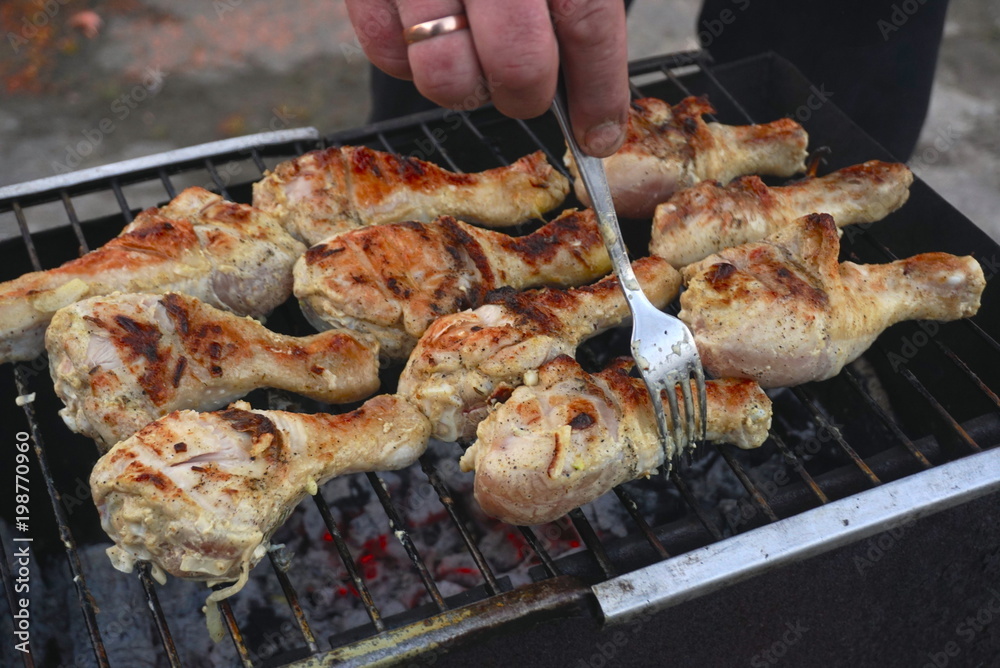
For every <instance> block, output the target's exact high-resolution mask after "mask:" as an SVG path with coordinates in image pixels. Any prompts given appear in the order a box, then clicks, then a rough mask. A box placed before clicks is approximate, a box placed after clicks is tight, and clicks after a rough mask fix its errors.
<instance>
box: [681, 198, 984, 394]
mask: <svg viewBox="0 0 1000 668" xmlns="http://www.w3.org/2000/svg"><path fill="white" fill-rule="evenodd" d="M839 248H840V240H839V238H838V236H837V228H836V225H835V224H834V222H833V219H832V218H831V217H830V216H829V215H826V214H813V215H809V216H805V217H803V218H801V219H799V220H798V221H796V222H795V223H793V224H791V225H789V226H788V227H786V228H784V229H782V230H780V231H779V232H777V233H775V234H774V235H772V236H770V237H768V238H767V239H764V240H763V241H761V242H757V243H751V244H745V245H742V246H737V247H735V248H729V249H726V250H723V251H721V252H719V253H718V254H716V255H711V256H709V257H707V258H705V259H704V260H702V261H701V262H697V263H695V264H692V265H689V266H687V267H686V268H685V269H684V272H683V274H684V280H685V283H686V285H687V290H686V291H685V292H684V294H683V295H681V307H682V310H681V312H680V318H681V320H683V321H684V322H686V323H687V324H688V326H689V327H690V328H691V331H692V332H693V334H694V336H695V340H696V341H697V344H698V352H699V353H700V354H701V359H702V362H703V363H704V365H705V368H706V369H708V370H709V371H710V372H711V373H712V374H713V375H715V376H721V377H729V376H732V377H740V378H754V379H756V380H757V381H759V382H760V384H761V385H762V386H764V387H783V386H789V385H798V384H800V383H805V382H808V381H814V380H825V379H827V378H831V377H833V376H835V375H836V374H837V373H839V372H840V370H841V368H843V366H844V365H845V364H847V363H849V362H851V361H853V360H855V359H856V358H857V357H859V356H860V355H861V354H862V353H863V352H864V351H865V350H867V349H868V347H869V346H871V344H872V343H873V342H874V341H875V339H876V338H877V337H878V335H879V334H880V333H881V332H882V331H883V330H884V329H886V328H887V327H889V326H890V325H893V324H895V323H897V322H900V321H903V320H913V319H929V320H956V319H958V318H966V317H969V316H972V315H974V314H975V313H976V311H977V310H978V309H979V301H980V297H981V295H982V292H983V289H984V287H985V285H986V281H985V278H984V276H983V270H982V268H981V267H980V266H979V263H978V262H977V261H976V260H975V259H974V258H972V257H956V256H954V255H949V254H947V253H924V254H921V255H916V256H914V257H911V258H908V259H905V260H897V261H896V262H891V263H889V264H883V265H874V264H867V265H858V264H854V263H852V262H843V263H839V264H838V262H837V254H838V252H839Z"/></svg>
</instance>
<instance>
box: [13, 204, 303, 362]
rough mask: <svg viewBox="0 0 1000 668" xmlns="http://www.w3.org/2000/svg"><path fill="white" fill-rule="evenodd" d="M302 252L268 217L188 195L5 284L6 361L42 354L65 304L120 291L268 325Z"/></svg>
mask: <svg viewBox="0 0 1000 668" xmlns="http://www.w3.org/2000/svg"><path fill="white" fill-rule="evenodd" d="M304 251H305V247H304V246H303V245H302V244H300V243H299V242H298V241H296V240H295V239H293V238H292V237H291V236H289V235H288V233H286V232H285V231H284V230H283V229H282V228H281V226H280V225H279V224H278V223H277V222H276V221H275V220H274V219H273V218H272V217H271V216H269V215H267V214H265V213H262V212H261V211H258V210H257V209H254V208H252V207H249V206H246V205H244V204H234V203H233V202H227V201H225V200H223V199H222V198H221V197H220V196H219V195H215V194H213V193H210V192H208V191H207V190H204V189H202V188H188V189H187V190H184V191H183V192H181V193H180V194H179V195H177V197H175V198H174V199H173V200H172V201H171V202H170V203H169V204H167V205H166V206H164V207H161V208H159V209H147V210H145V211H143V212H142V213H140V214H139V215H138V216H136V218H135V220H134V221H132V223H131V224H129V225H128V226H127V227H126V228H125V229H124V230H123V231H122V233H121V234H120V235H118V236H117V237H115V238H114V239H112V240H111V241H109V242H108V243H107V244H105V245H104V246H102V247H101V248H98V249H97V250H95V251H92V252H90V253H87V254H86V255H84V256H83V257H81V258H78V259H76V260H72V261H70V262H67V263H66V264H64V265H62V266H61V267H57V268H55V269H50V270H48V271H38V272H33V273H30V274H25V275H24V276H21V277H20V278H18V279H15V280H13V281H8V282H6V283H3V284H0V362H7V361H11V360H27V359H32V358H34V357H36V356H38V355H39V354H40V353H41V352H42V349H43V336H44V333H45V327H46V326H47V325H48V324H49V320H51V319H52V314H54V313H55V312H56V311H58V310H59V309H60V308H62V307H63V306H66V305H68V304H72V303H73V302H76V301H79V300H81V299H83V298H84V297H92V296H95V295H106V294H110V293H112V292H115V291H118V290H120V291H122V292H156V293H163V292H170V291H175V292H182V293H184V294H187V295H192V296H194V297H198V298H199V299H201V300H203V301H205V302H207V303H209V304H211V305H213V306H217V307H219V308H224V309H227V310H230V311H232V312H234V313H237V314H239V315H251V316H254V317H262V316H264V315H265V314H267V313H270V312H271V310H272V309H274V308H275V307H276V306H277V305H278V304H280V303H282V302H283V301H285V300H286V299H288V297H289V295H290V294H291V293H292V265H293V264H294V263H295V260H297V259H298V257H299V256H300V255H302V253H303V252H304Z"/></svg>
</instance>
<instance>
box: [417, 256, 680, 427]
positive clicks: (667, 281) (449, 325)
mask: <svg viewBox="0 0 1000 668" xmlns="http://www.w3.org/2000/svg"><path fill="white" fill-rule="evenodd" d="M633 268H634V269H635V273H636V276H637V278H638V279H639V283H640V284H641V285H642V289H643V290H644V291H645V293H646V296H647V297H649V300H650V301H651V302H653V304H655V305H656V306H657V307H659V308H662V307H664V306H666V305H667V304H668V303H670V301H671V300H673V298H674V297H676V295H677V291H678V290H679V289H680V275H679V274H678V273H677V271H676V270H674V269H673V267H671V266H670V265H669V264H668V263H667V262H666V260H663V259H661V258H653V257H649V258H642V259H640V260H636V261H635V262H634V263H633ZM628 317H629V311H628V304H626V302H625V296H624V295H623V293H622V291H621V288H620V287H619V285H618V279H617V278H615V277H613V276H609V277H607V278H604V279H602V280H600V281H598V282H597V283H595V284H593V285H589V286H584V287H580V288H570V289H565V290H559V289H540V290H529V291H526V292H520V293H517V292H514V291H513V290H500V291H498V294H497V295H496V296H495V297H494V298H492V299H489V300H487V303H486V304H485V305H483V306H480V307H479V308H477V309H475V310H474V311H462V312H461V313H455V314H453V315H448V316H444V317H443V318H439V319H438V320H436V321H435V322H434V323H433V324H431V326H430V327H428V328H427V331H426V332H424V335H423V336H422V337H421V338H420V341H418V342H417V346H416V348H414V350H413V353H412V354H411V355H410V359H409V361H408V362H407V363H406V367H405V368H404V369H403V373H402V374H401V375H400V378H399V389H398V391H399V393H400V394H402V395H403V396H405V397H407V398H408V399H410V400H411V401H412V402H413V403H414V404H415V405H416V406H418V407H419V408H420V409H421V410H422V411H423V412H424V414H425V415H426V416H427V417H428V418H429V419H430V421H431V425H432V429H433V433H434V436H435V437H436V438H439V439H441V440H443V441H464V442H467V441H471V440H472V439H474V438H475V434H476V425H478V424H479V422H480V421H481V420H482V419H483V418H484V417H486V412H487V410H488V407H489V406H490V404H491V403H493V402H496V401H503V400H504V399H506V398H507V397H508V396H509V395H510V391H511V390H512V389H513V388H515V387H517V386H518V385H521V384H522V383H527V384H531V383H532V382H534V379H535V376H536V375H537V371H536V370H537V369H538V367H540V366H541V365H542V364H544V363H545V362H547V361H549V360H551V359H553V358H555V357H558V356H559V355H562V354H573V353H574V352H575V351H576V348H577V346H578V345H580V343H581V342H583V341H584V340H586V339H588V338H590V337H592V336H595V335H597V334H600V333H601V332H603V331H606V330H608V329H610V328H611V327H617V326H618V325H620V324H622V323H623V322H624V321H626V320H627V319H628Z"/></svg>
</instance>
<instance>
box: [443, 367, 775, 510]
mask: <svg viewBox="0 0 1000 668" xmlns="http://www.w3.org/2000/svg"><path fill="white" fill-rule="evenodd" d="M631 364H632V361H631V360H628V363H625V364H616V365H612V366H611V367H609V368H608V369H606V370H604V371H602V372H600V373H597V374H593V375H592V374H588V373H586V372H585V371H584V370H583V369H581V368H580V365H579V364H577V363H576V361H575V360H573V359H572V358H570V357H566V356H562V357H557V358H555V359H553V360H552V361H550V362H547V363H546V364H544V365H542V367H541V368H539V369H538V383H537V384H536V385H534V386H522V387H519V388H517V389H516V390H514V393H513V394H512V395H511V397H510V399H508V400H507V401H506V402H505V403H504V404H502V405H500V406H498V407H497V409H496V410H495V411H494V412H492V413H490V415H489V416H488V417H487V418H486V419H485V420H483V421H482V422H481V423H480V424H479V430H478V432H477V435H478V438H477V440H476V442H475V443H473V444H472V446H471V447H470V448H469V449H468V450H466V451H465V455H464V456H463V457H462V460H461V467H462V470H463V471H472V470H475V472H476V480H475V495H476V500H477V501H478V502H479V505H480V506H481V507H482V509H483V510H484V511H486V514H488V515H490V516H492V517H495V518H497V519H499V520H502V521H504V522H510V523H512V524H522V525H523V524H542V523H545V522H551V521H553V520H555V519H558V518H559V517H562V516H563V515H565V514H566V513H568V512H569V511H570V510H572V509H573V508H576V507H578V506H581V505H583V504H585V503H588V502H590V501H593V500H594V499H596V498H597V497H599V496H601V495H602V494H604V493H605V492H607V491H609V490H611V488H613V487H614V486H616V485H619V484H621V483H623V482H626V481H628V480H632V479H634V478H638V477H642V476H649V475H652V474H653V473H655V471H656V469H657V467H659V466H660V465H662V464H664V461H666V465H667V466H669V465H670V460H671V459H672V458H673V457H675V456H676V455H678V454H680V452H679V451H678V450H677V448H676V446H675V445H674V443H673V442H668V445H667V447H668V449H669V452H668V453H665V452H664V446H663V444H662V442H661V440H660V434H659V430H658V428H657V424H656V418H655V417H654V415H653V407H652V403H651V401H650V397H649V392H648V391H647V390H646V386H645V384H643V381H642V380H641V379H639V378H633V377H631V376H629V375H628V367H629V366H631ZM706 389H707V393H708V405H707V407H708V411H707V412H708V422H707V433H708V440H709V441H713V442H718V443H732V444H734V445H737V446H739V447H741V448H756V447H758V446H760V445H761V444H762V443H763V442H764V441H765V440H766V439H767V432H768V429H770V427H771V401H770V399H768V397H767V395H766V394H764V391H763V390H761V389H760V386H759V385H757V383H755V382H753V381H752V380H711V381H708V383H707V384H706ZM678 396H680V392H678ZM679 403H680V404H682V405H683V403H684V402H683V399H681V400H680V401H679ZM682 413H683V407H682ZM668 414H669V411H668ZM668 419H669V418H668ZM698 421H699V422H700V416H698Z"/></svg>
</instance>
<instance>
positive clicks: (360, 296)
mask: <svg viewBox="0 0 1000 668" xmlns="http://www.w3.org/2000/svg"><path fill="white" fill-rule="evenodd" d="M610 270H611V263H610V260H609V258H608V253H607V250H605V248H604V241H603V240H602V239H601V234H600V232H599V231H598V229H597V222H596V220H595V219H594V214H593V212H592V211H589V210H588V211H568V212H566V213H564V214H562V215H561V216H559V218H557V219H555V220H554V221H552V222H551V223H549V224H547V225H545V226H544V227H542V228H541V229H539V230H538V231H537V232H534V233H532V234H528V235H526V236H522V237H511V236H509V235H507V234H504V233H502V232H493V231H490V230H483V229H479V228H477V227H473V226H471V225H467V224H466V223H463V222H461V221H458V220H455V219H454V218H452V217H450V216H444V217H441V218H439V219H437V220H436V221H434V222H432V223H394V224H389V225H377V226H375V227H367V228H362V229H358V230H354V231H352V232H347V233H345V234H341V235H339V236H336V237H332V238H330V239H327V240H326V241H325V242H323V243H321V244H318V245H316V246H313V247H312V248H310V249H309V250H308V251H307V252H306V254H305V255H304V256H303V257H302V258H301V259H300V260H299V261H298V262H297V263H296V264H295V296H296V297H298V298H299V300H300V303H301V305H302V310H303V312H304V313H305V314H306V317H307V318H308V319H309V321H310V322H311V323H312V324H313V326H315V327H316V328H317V329H326V328H328V327H330V326H334V327H350V328H352V329H357V330H359V331H363V332H367V333H370V334H372V335H374V336H375V337H376V338H377V339H378V340H379V342H380V343H381V350H382V353H383V354H386V355H387V356H389V357H392V358H395V359H406V356H407V355H408V354H409V353H410V351H411V350H413V346H414V345H416V342H417V339H418V338H420V335H421V334H423V333H424V330H425V329H427V326H428V325H430V324H431V323H432V322H433V321H434V320H435V319H436V318H438V317H440V316H442V315H445V314H447V313H455V312H456V311H461V310H464V309H468V308H474V307H476V306H479V305H480V304H482V303H483V298H484V297H485V296H486V294H487V293H488V292H490V291H491V290H495V289H497V288H500V287H503V286H510V287H513V288H516V289H523V288H530V287H536V286H542V285H560V286H561V285H565V286H572V285H579V284H581V283H586V282H588V281H593V280H595V279H597V278H599V277H601V276H603V275H605V274H607V273H608V272H609V271H610Z"/></svg>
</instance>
